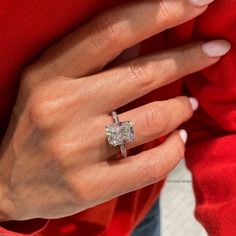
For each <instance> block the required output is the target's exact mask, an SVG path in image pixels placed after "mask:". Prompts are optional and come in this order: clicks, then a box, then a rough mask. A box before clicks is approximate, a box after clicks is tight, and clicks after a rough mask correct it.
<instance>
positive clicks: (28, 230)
mask: <svg viewBox="0 0 236 236" xmlns="http://www.w3.org/2000/svg"><path fill="white" fill-rule="evenodd" d="M47 224H48V220H45V219H32V220H26V221H7V222H2V223H0V235H1V236H31V235H35V234H37V233H38V232H40V231H41V230H43V229H44V228H45V227H46V225H47Z"/></svg>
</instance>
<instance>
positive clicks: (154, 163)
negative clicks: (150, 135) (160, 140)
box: [143, 151, 161, 184]
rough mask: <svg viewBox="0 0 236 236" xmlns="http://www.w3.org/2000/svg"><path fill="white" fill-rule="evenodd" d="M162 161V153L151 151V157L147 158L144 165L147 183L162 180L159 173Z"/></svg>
mask: <svg viewBox="0 0 236 236" xmlns="http://www.w3.org/2000/svg"><path fill="white" fill-rule="evenodd" d="M160 162H161V154H160V153H157V152H154V151H153V152H150V153H149V157H147V158H146V159H145V163H144V165H143V168H144V179H145V182H146V183H147V184H150V183H156V182H158V181H159V180H160V177H159V173H158V168H157V167H158V166H159V165H160Z"/></svg>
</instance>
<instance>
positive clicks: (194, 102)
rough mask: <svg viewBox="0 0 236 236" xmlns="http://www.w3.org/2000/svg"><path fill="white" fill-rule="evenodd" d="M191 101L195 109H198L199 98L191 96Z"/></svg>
mask: <svg viewBox="0 0 236 236" xmlns="http://www.w3.org/2000/svg"><path fill="white" fill-rule="evenodd" d="M189 101H190V103H191V105H192V108H193V110H194V111H196V110H197V109H198V107H199V103H198V100H197V99H196V98H193V97H191V98H189Z"/></svg>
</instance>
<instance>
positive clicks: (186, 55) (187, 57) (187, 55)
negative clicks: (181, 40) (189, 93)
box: [181, 46, 191, 68]
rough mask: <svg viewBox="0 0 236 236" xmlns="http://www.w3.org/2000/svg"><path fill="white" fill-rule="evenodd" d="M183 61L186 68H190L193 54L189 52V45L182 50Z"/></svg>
mask: <svg viewBox="0 0 236 236" xmlns="http://www.w3.org/2000/svg"><path fill="white" fill-rule="evenodd" d="M181 61H182V65H184V68H188V67H189V66H191V65H190V64H191V63H190V61H191V56H190V52H189V47H187V46H186V47H184V48H183V49H182V50H181ZM190 68H191V67H190Z"/></svg>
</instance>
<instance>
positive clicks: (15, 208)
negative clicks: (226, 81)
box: [0, 0, 229, 221]
mask: <svg viewBox="0 0 236 236" xmlns="http://www.w3.org/2000/svg"><path fill="white" fill-rule="evenodd" d="M195 2H196V1H195ZM200 2H201V3H202V2H203V1H200ZM206 8H207V6H206V5H205V6H204V4H203V6H195V5H193V4H191V3H190V2H189V1H186V0H178V1H173V0H163V1H140V2H135V3H130V4H127V5H123V6H120V7H118V8H116V9H113V10H110V11H108V12H106V13H103V14H101V15H100V16H98V17H96V18H95V19H93V20H92V21H91V22H89V23H88V24H87V25H84V26H82V27H81V28H79V29H78V30H77V31H76V32H74V33H72V34H71V35H69V36H68V37H66V38H65V39H63V40H62V41H61V42H59V43H58V44H57V45H55V46H54V47H52V48H50V49H49V50H48V51H46V52H45V53H44V54H43V55H42V57H41V58H40V59H39V60H38V61H37V62H35V63H34V64H32V65H31V66H29V67H28V68H26V70H25V71H24V73H23V76H22V81H21V86H20V90H19V95H18V99H17V102H16V105H15V107H14V111H13V113H12V118H11V122H10V125H9V128H8V131H7V134H6V136H5V138H4V141H3V145H2V147H1V159H0V173H1V174H0V184H1V191H0V192H1V195H0V196H1V201H0V202H1V205H0V209H1V213H2V214H1V220H2V221H5V220H25V219H31V218H37V217H41V218H59V217H64V216H68V215H71V214H74V213H77V212H79V211H82V210H84V209H86V208H88V207H92V206H94V205H97V204H99V203H102V202H104V201H107V200H109V199H112V198H114V197H116V196H119V195H121V194H124V193H127V192H130V191H133V190H135V189H138V188H142V187H144V186H147V185H149V184H152V183H154V182H157V181H159V180H161V179H162V178H164V177H165V176H166V175H167V174H168V173H169V172H170V171H171V170H172V169H173V168H174V166H175V165H176V164H177V163H178V162H179V160H180V159H181V158H182V157H183V156H184V141H185V139H186V137H184V136H185V133H184V132H183V131H182V134H183V135H182V139H181V135H180V133H179V132H178V131H176V132H173V131H174V130H175V129H176V128H177V127H178V126H179V125H180V124H181V123H182V122H184V121H186V120H188V119H189V118H190V117H191V116H192V114H193V110H194V109H196V101H195V100H194V99H189V98H187V97H177V98H173V99H170V100H168V101H161V102H158V101H156V102H152V103H150V104H147V105H145V106H142V107H139V108H136V109H134V110H130V111H128V112H125V113H123V114H120V115H119V118H120V120H131V121H132V122H133V124H134V129H135V133H136V136H137V139H136V141H135V142H132V143H129V144H127V148H128V149H130V148H132V147H135V146H138V145H141V144H144V143H146V142H149V141H151V140H153V139H156V138H158V137H160V136H163V135H165V134H168V133H171V132H173V133H172V134H171V135H170V136H169V138H168V139H167V140H166V141H165V142H164V143H163V144H161V145H159V146H158V147H155V148H153V149H151V150H148V151H145V152H142V153H140V154H138V155H135V156H132V157H128V158H126V159H122V160H117V159H116V158H114V157H115V155H116V154H118V153H119V149H118V148H113V147H111V146H109V145H108V144H107V141H106V136H105V126H106V125H108V124H110V123H111V122H112V119H111V116H110V112H111V111H112V110H116V109H117V108H119V107H122V106H123V105H125V104H127V103H129V102H131V101H133V100H134V99H136V98H138V97H141V96H143V95H145V94H147V93H148V92H150V91H152V90H154V89H157V88H159V87H161V86H164V85H166V84H169V83H171V82H173V81H175V80H177V79H179V78H180V77H182V76H185V75H187V74H189V73H192V72H195V71H198V70H200V69H203V68H204V67H207V66H209V65H211V64H213V63H215V62H217V61H218V60H219V58H220V56H222V55H223V54H225V53H226V51H227V50H228V49H229V44H227V43H226V42H225V41H216V42H211V43H207V44H203V43H201V42H198V43H194V44H191V45H188V46H184V47H181V48H177V49H173V50H168V51H164V52H161V53H157V54H152V55H147V56H145V57H142V58H137V59H135V60H132V61H129V62H127V63H125V64H122V65H119V66H116V67H114V68H112V69H109V70H106V71H102V72H100V71H101V70H102V68H103V67H104V66H105V65H106V64H107V63H109V62H111V61H112V60H113V59H114V58H116V57H117V56H118V55H119V54H120V53H121V52H122V51H123V50H125V49H127V48H129V47H131V46H133V45H135V44H136V43H138V42H140V41H142V40H144V39H146V38H148V37H150V36H152V35H154V34H156V33H158V32H160V31H163V30H165V29H167V28H170V27H173V26H175V25H178V24H181V23H183V22H185V21H187V20H189V19H191V18H194V17H196V16H197V15H199V14H201V13H202V12H203V11H204V10H206ZM214 47H215V49H216V50H215V51H212V48H214Z"/></svg>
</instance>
